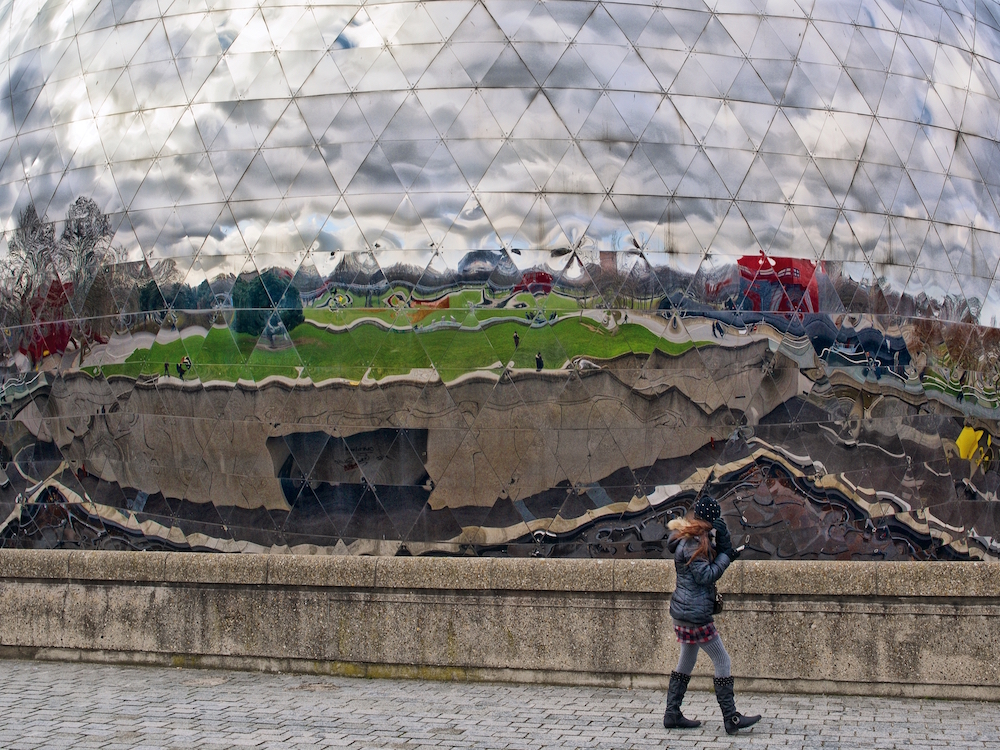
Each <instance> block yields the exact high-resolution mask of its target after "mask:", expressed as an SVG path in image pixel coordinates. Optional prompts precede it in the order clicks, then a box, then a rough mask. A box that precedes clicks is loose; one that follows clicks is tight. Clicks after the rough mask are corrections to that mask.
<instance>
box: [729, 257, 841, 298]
mask: <svg viewBox="0 0 1000 750" xmlns="http://www.w3.org/2000/svg"><path fill="white" fill-rule="evenodd" d="M737 264H738V265H739V269H740V307H742V308H743V309H744V310H754V311H757V312H803V313H814V312H818V311H819V286H818V285H817V283H816V271H817V270H823V269H822V263H819V264H817V263H814V262H813V261H811V260H805V259H803V258H775V257H771V256H768V255H765V254H764V253H763V252H762V253H760V254H759V255H744V256H743V257H742V258H740V259H739V260H738V261H737Z"/></svg>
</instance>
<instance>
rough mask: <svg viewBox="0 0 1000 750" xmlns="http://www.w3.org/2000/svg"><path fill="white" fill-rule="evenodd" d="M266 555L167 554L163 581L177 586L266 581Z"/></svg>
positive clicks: (259, 582) (267, 556)
mask: <svg viewBox="0 0 1000 750" xmlns="http://www.w3.org/2000/svg"><path fill="white" fill-rule="evenodd" d="M269 557H270V556H269V555H250V554H247V555H220V554H213V553H210V552H201V553H199V552H168V553H167V554H166V561H165V564H164V572H163V580H164V581H176V582H179V583H220V584H229V585H240V584H243V585H246V584H263V583H266V582H267V566H268V558H269Z"/></svg>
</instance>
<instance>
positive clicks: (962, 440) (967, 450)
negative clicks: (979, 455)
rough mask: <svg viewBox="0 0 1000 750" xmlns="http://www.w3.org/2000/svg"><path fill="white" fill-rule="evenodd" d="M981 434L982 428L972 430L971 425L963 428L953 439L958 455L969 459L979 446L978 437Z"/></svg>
mask: <svg viewBox="0 0 1000 750" xmlns="http://www.w3.org/2000/svg"><path fill="white" fill-rule="evenodd" d="M982 436H983V431H982V430H974V429H972V428H971V427H966V428H964V429H963V430H962V434H961V435H959V436H958V439H957V440H956V441H955V445H957V446H958V455H960V456H961V457H962V458H964V459H971V458H972V456H973V454H974V453H975V452H976V448H977V447H978V446H979V439H980V438H981V437H982Z"/></svg>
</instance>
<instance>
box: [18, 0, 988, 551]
mask: <svg viewBox="0 0 1000 750" xmlns="http://www.w3.org/2000/svg"><path fill="white" fill-rule="evenodd" d="M0 28H2V34H0V67H2V71H3V75H2V78H0V226H2V229H3V234H2V239H0V325H2V328H0V331H2V338H0V345H2V353H0V354H2V364H0V368H2V369H0V373H2V378H3V381H2V394H0V441H2V448H0V459H2V460H0V466H2V467H3V471H4V474H3V475H2V476H0V484H2V485H3V486H2V489H0V505H2V506H3V507H2V508H0V521H2V526H0V544H3V545H6V546H47V547H51V546H64V547H73V546H82V547H108V548H123V549H147V548H155V549H199V550H200V549H218V550H224V551H240V550H259V551H266V550H271V551H285V550H288V549H291V550H293V551H297V552H310V551H318V552H345V553H353V554H366V553H374V554H432V553H442V554H462V555H494V554H511V555H515V554H516V555H525V554H538V555H595V556H605V555H619V556H652V557H656V556H661V555H663V554H664V546H663V536H664V528H665V525H666V521H667V520H668V519H669V518H670V517H671V515H674V514H677V513H680V512H683V511H684V509H685V508H686V507H688V506H689V505H690V503H691V501H692V499H693V498H694V496H695V494H696V493H697V492H699V491H701V490H702V489H709V490H710V491H712V492H713V493H715V494H716V495H717V496H718V497H720V499H721V501H722V505H723V509H724V513H725V516H726V518H727V521H728V523H729V526H730V529H731V530H732V531H733V534H734V537H735V538H738V539H742V540H743V541H745V542H747V544H748V551H747V553H746V554H747V555H748V556H750V557H766V558H788V557H792V558H878V559H912V558H917V559H968V558H975V559H983V558H996V557H998V556H1000V510H998V509H1000V504H998V498H997V489H998V487H1000V475H998V473H997V470H996V468H997V464H994V463H993V462H994V460H996V458H997V448H996V446H995V445H994V441H993V438H994V437H997V436H1000V426H998V423H997V418H998V416H1000V395H998V380H1000V349H998V342H1000V330H998V328H997V314H998V309H1000V291H998V290H997V288H996V286H995V282H994V278H995V273H996V270H997V265H998V262H1000V242H998V240H1000V234H998V232H1000V212H998V208H997V205H998V203H997V201H998V200H1000V169H998V168H997V167H998V166H1000V148H998V127H1000V125H998V123H1000V94H998V91H1000V62H998V58H1000V6H998V5H997V4H996V3H994V2H985V1H981V2H971V1H970V2H961V1H959V2H945V1H943V0H942V2H938V3H934V2H915V1H912V0H906V2H903V0H897V1H895V2H893V1H889V0H885V1H876V0H852V1H851V2H834V1H832V0H817V1H816V2H808V1H807V0H800V1H798V2H796V1H795V0H789V2H785V3H777V4H775V3H763V2H759V3H755V2H751V1H750V0H747V2H739V1H738V0H734V1H733V2H720V3H718V4H716V5H708V4H705V3H703V2H700V1H698V0H691V1H690V2H659V1H656V2H630V3H624V2H622V3H617V2H588V1H584V0H546V1H544V2H536V1H535V0H479V1H477V0H425V1H424V2H365V3H346V2H342V3H329V4H328V3H322V2H310V3H303V2H296V3H283V2H245V1H243V0H234V1H232V2H225V1H220V2H216V3H211V2H208V3H206V2H195V0H176V1H175V2H173V3H171V2H169V0H161V1H160V2H157V1H156V0H135V2H128V0H122V1H118V0H115V1H114V2H112V0H75V1H64V0H52V1H50V2H44V3H40V2H22V1H21V0H6V2H3V3H2V4H0ZM995 539H996V540H997V541H994V540H995Z"/></svg>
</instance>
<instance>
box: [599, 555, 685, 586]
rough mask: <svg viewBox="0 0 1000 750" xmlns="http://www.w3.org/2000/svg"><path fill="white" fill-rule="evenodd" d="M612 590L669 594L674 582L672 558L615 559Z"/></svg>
mask: <svg viewBox="0 0 1000 750" xmlns="http://www.w3.org/2000/svg"><path fill="white" fill-rule="evenodd" d="M612 566H613V571H614V573H613V576H614V590H615V591H621V592H627V593H656V594H670V592H671V591H673V590H674V585H675V584H676V582H677V580H676V576H675V574H674V561H673V560H615V561H613V563H612Z"/></svg>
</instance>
